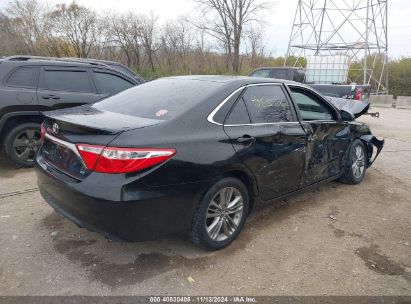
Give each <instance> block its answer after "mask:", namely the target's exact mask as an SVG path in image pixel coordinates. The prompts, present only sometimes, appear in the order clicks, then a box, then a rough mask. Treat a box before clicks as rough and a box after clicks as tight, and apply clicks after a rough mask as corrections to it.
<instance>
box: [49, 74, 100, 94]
mask: <svg viewBox="0 0 411 304" xmlns="http://www.w3.org/2000/svg"><path fill="white" fill-rule="evenodd" d="M42 86H43V88H44V89H48V90H53V91H68V92H83V93H89V92H94V89H93V86H92V85H91V82H90V78H89V75H88V72H87V70H44V76H43V85H42Z"/></svg>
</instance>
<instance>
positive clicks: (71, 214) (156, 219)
mask: <svg viewBox="0 0 411 304" xmlns="http://www.w3.org/2000/svg"><path fill="white" fill-rule="evenodd" d="M53 170H55V169H53V168H52V167H51V166H50V165H48V164H47V163H45V162H44V159H42V158H41V156H39V153H38V155H37V158H36V173H37V183H38V186H39V189H40V193H41V195H42V196H43V198H44V199H45V201H46V202H47V203H48V204H49V205H50V206H51V207H53V208H54V209H55V210H56V211H57V212H58V213H60V214H61V215H63V216H64V217H66V218H68V219H69V220H71V221H72V222H74V223H76V224H77V225H79V226H80V227H83V228H86V229H88V230H91V231H95V232H98V233H100V234H103V235H104V236H105V237H107V238H109V239H113V240H122V241H144V240H150V239H155V238H159V237H161V236H165V235H169V234H179V233H186V232H188V231H189V229H190V226H191V219H192V216H193V214H194V212H195V209H196V206H197V204H198V202H199V201H200V199H201V196H202V195H203V193H204V191H205V190H206V189H207V187H208V186H209V184H208V183H206V182H205V183H193V184H180V185H172V186H165V187H151V188H150V187H143V186H141V187H140V188H136V189H134V192H133V195H128V196H127V197H134V198H135V199H132V200H127V201H125V200H105V199H101V196H102V194H101V193H99V197H96V196H91V195H90V194H89V193H85V191H83V188H84V187H82V186H81V185H80V184H81V183H82V182H78V181H77V182H73V181H70V180H63V179H62V178H61V177H59V175H58V174H57V173H56V172H54V171H53ZM60 174H61V173H60ZM88 178H90V176H89V177H88ZM99 182H100V183H101V179H100V180H99ZM107 191H113V190H112V189H110V190H107ZM117 191H118V192H124V187H123V188H121V187H120V188H119V189H117ZM107 196H108V197H112V196H113V195H112V194H111V195H107Z"/></svg>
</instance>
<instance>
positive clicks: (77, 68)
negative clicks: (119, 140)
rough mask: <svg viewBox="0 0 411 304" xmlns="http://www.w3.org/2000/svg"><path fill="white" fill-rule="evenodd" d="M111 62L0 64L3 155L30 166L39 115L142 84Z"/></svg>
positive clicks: (16, 59)
mask: <svg viewBox="0 0 411 304" xmlns="http://www.w3.org/2000/svg"><path fill="white" fill-rule="evenodd" d="M142 82H143V80H142V79H141V78H140V77H138V76H137V75H135V74H134V73H133V72H132V71H131V70H130V69H128V68H127V67H126V66H124V65H121V64H119V63H117V62H112V61H102V60H94V59H79V58H48V57H35V56H13V57H6V58H3V59H2V60H0V141H1V143H2V149H3V151H4V152H5V154H6V156H7V157H8V158H9V159H10V160H11V161H12V162H14V163H15V164H17V165H18V166H22V167H31V166H32V165H33V159H34V154H35V152H36V150H37V147H38V145H39V140H40V124H41V122H42V114H41V112H43V111H49V110H55V109H61V108H67V107H73V106H78V105H82V104H85V103H92V102H95V101H97V100H100V99H103V98H105V97H107V96H110V95H113V94H115V93H118V92H120V91H122V90H125V89H128V88H130V87H132V86H135V85H138V84H140V83H142Z"/></svg>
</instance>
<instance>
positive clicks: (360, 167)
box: [341, 139, 367, 184]
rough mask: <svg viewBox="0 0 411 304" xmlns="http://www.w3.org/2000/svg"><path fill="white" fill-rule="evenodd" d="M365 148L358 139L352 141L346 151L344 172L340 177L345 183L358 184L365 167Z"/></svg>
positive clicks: (362, 176)
mask: <svg viewBox="0 0 411 304" xmlns="http://www.w3.org/2000/svg"><path fill="white" fill-rule="evenodd" d="M366 155H367V153H366V149H365V146H364V144H363V142H362V141H361V140H359V139H356V140H354V141H353V143H352V144H351V147H350V151H349V153H348V158H347V164H346V167H345V172H344V175H343V177H342V178H341V181H342V182H345V183H347V184H359V183H361V182H362V180H363V179H364V176H365V171H366V169H367V158H366Z"/></svg>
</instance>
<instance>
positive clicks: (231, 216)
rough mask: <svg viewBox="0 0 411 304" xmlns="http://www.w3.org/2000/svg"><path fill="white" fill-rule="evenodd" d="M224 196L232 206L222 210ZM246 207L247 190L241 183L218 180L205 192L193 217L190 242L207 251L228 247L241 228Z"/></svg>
mask: <svg viewBox="0 0 411 304" xmlns="http://www.w3.org/2000/svg"><path fill="white" fill-rule="evenodd" d="M230 193H231V194H230ZM226 195H227V196H230V197H229V201H230V203H231V204H234V205H232V206H231V207H225V206H226V205H225V204H224V201H225V200H221V197H227V196H226ZM234 201H237V203H234ZM241 202H242V206H241ZM249 206H250V203H249V194H248V191H247V187H246V186H245V185H244V184H243V183H242V182H241V181H240V180H238V179H236V178H231V177H230V178H224V179H221V180H220V181H218V182H217V183H215V184H214V185H213V186H212V187H211V188H210V189H209V190H208V191H207V193H206V194H205V195H204V197H203V199H202V200H201V202H200V204H199V206H198V209H197V211H196V213H195V214H194V217H193V221H192V227H191V233H190V238H191V241H192V242H193V243H194V244H197V245H201V246H203V247H205V248H206V249H208V250H218V249H222V248H224V247H226V246H228V245H230V244H231V243H232V242H233V241H234V240H235V239H236V237H237V236H238V234H239V233H240V232H241V229H242V228H243V226H244V223H245V220H246V218H247V215H248V210H249ZM230 212H231V213H230ZM206 216H210V217H208V218H206ZM220 223H221V224H220Z"/></svg>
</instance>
